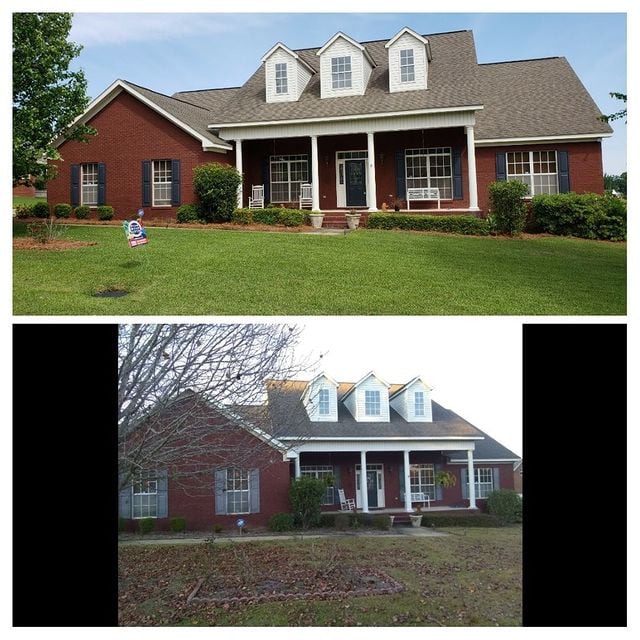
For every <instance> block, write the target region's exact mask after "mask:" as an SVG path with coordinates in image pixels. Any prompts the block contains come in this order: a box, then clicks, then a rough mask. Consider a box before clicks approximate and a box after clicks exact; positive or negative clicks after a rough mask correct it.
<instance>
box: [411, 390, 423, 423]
mask: <svg viewBox="0 0 640 640" xmlns="http://www.w3.org/2000/svg"><path fill="white" fill-rule="evenodd" d="M413 406H414V415H415V416H416V417H417V416H422V417H424V391H416V392H415V393H414V394H413Z"/></svg>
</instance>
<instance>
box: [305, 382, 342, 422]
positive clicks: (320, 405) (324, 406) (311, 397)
mask: <svg viewBox="0 0 640 640" xmlns="http://www.w3.org/2000/svg"><path fill="white" fill-rule="evenodd" d="M302 402H303V404H304V407H305V409H306V410H307V415H308V416H309V420H311V421H312V422H337V421H338V383H337V382H336V381H335V380H334V379H333V378H331V377H329V376H328V375H327V374H326V373H320V374H319V375H317V376H316V377H315V378H314V379H313V380H311V381H310V382H309V384H308V385H307V387H306V389H305V390H304V393H303V394H302Z"/></svg>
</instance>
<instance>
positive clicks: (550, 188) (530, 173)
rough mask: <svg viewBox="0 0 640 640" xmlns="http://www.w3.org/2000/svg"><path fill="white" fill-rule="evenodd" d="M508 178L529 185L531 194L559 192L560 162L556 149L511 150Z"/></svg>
mask: <svg viewBox="0 0 640 640" xmlns="http://www.w3.org/2000/svg"><path fill="white" fill-rule="evenodd" d="M507 180H518V181H519V182H524V184H526V185H527V187H529V195H530V196H536V195H539V194H550V193H558V163H557V159H556V152H555V151H510V152H508V153H507Z"/></svg>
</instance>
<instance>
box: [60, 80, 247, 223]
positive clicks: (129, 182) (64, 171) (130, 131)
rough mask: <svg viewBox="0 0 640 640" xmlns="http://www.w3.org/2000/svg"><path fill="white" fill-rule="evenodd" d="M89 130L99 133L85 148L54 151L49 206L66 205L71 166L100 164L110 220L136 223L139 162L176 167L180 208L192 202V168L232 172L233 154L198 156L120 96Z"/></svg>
mask: <svg viewBox="0 0 640 640" xmlns="http://www.w3.org/2000/svg"><path fill="white" fill-rule="evenodd" d="M88 124H89V125H91V126H92V127H95V128H96V129H97V131H98V133H97V135H96V136H93V137H92V138H91V139H90V141H89V142H88V143H86V144H84V143H81V142H75V141H68V142H64V143H63V144H62V145H61V146H60V148H59V151H60V154H61V155H62V157H63V158H64V161H58V162H56V163H55V164H56V165H57V166H58V171H59V174H58V177H57V178H56V179H55V180H51V181H50V182H49V183H48V200H49V202H50V203H51V204H52V205H55V204H57V203H59V202H67V203H69V202H70V199H71V165H72V164H81V163H89V162H104V163H105V165H106V174H107V184H106V204H108V205H111V206H113V207H114V210H115V217H116V218H120V219H127V218H132V217H135V214H136V212H137V211H138V209H140V208H143V207H142V161H143V160H180V161H181V167H180V173H181V176H180V181H181V193H180V197H181V204H185V203H190V202H194V201H195V200H196V196H195V193H194V191H193V185H192V174H193V168H194V167H195V166H197V165H199V164H203V163H205V162H220V163H223V164H232V165H234V166H235V155H234V152H232V151H229V152H227V153H214V152H211V151H203V150H202V144H201V143H200V142H199V141H198V140H196V139H195V138H193V137H191V136H190V135H189V134H187V133H185V132H184V131H182V129H180V128H178V127H177V126H176V125H174V124H172V123H171V122H169V121H168V120H167V119H166V118H163V117H162V116H160V115H159V114H157V113H156V112H155V111H153V110H152V109H150V108H149V107H147V106H146V105H144V104H142V103H141V102H140V101H139V100H136V99H135V98H133V97H131V96H130V95H129V94H128V93H126V92H124V91H123V92H122V93H120V94H119V95H118V96H117V97H116V98H115V99H114V100H113V101H112V102H110V103H109V104H108V105H107V106H106V107H104V109H102V110H101V111H100V112H99V113H98V114H96V116H95V117H94V118H92V119H91V120H90V121H89V122H88ZM144 211H145V219H146V220H153V219H167V218H175V217H176V207H144ZM94 215H95V214H94ZM92 217H93V216H92Z"/></svg>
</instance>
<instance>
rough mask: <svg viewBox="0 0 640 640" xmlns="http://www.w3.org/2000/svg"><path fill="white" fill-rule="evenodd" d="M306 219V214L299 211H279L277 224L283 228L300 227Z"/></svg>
mask: <svg viewBox="0 0 640 640" xmlns="http://www.w3.org/2000/svg"><path fill="white" fill-rule="evenodd" d="M306 218H307V214H306V213H305V212H304V211H301V210H300V209H280V215H279V216H278V222H279V224H283V225H284V226H285V227H301V226H302V225H303V224H304V221H305V220H306Z"/></svg>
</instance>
